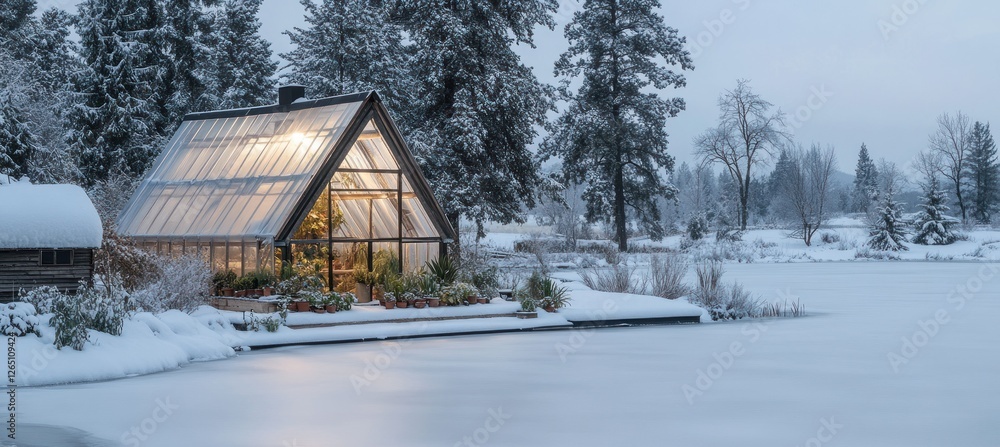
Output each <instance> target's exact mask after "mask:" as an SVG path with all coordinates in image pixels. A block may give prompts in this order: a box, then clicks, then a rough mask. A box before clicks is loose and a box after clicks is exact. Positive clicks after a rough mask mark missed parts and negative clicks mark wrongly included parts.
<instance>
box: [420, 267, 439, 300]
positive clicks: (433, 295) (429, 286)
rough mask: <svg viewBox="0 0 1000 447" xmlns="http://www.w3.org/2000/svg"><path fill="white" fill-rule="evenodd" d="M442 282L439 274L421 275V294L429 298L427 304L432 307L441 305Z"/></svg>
mask: <svg viewBox="0 0 1000 447" xmlns="http://www.w3.org/2000/svg"><path fill="white" fill-rule="evenodd" d="M440 293H441V284H440V283H439V282H438V278H437V276H434V275H423V276H421V277H420V294H421V295H422V296H423V297H424V299H426V300H427V305H428V306H430V307H438V306H440V305H441V296H440Z"/></svg>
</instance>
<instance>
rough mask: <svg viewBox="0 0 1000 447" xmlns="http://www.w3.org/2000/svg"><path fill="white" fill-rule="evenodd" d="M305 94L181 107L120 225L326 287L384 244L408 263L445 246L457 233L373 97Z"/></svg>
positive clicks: (170, 250) (225, 264)
mask: <svg viewBox="0 0 1000 447" xmlns="http://www.w3.org/2000/svg"><path fill="white" fill-rule="evenodd" d="M304 93H305V88H304V87H301V86H288V87H282V88H281V90H280V91H279V101H278V104H277V105H273V106H266V107H257V108H250V109H239V110H227V111H216V112H205V113H196V114H190V115H188V116H186V117H185V118H184V121H183V123H182V124H181V125H180V127H179V128H178V130H177V132H176V134H175V135H174V136H173V138H172V139H171V140H170V142H169V143H168V144H167V146H166V147H165V148H164V150H163V152H162V153H161V154H160V156H159V157H158V158H157V159H156V161H155V162H154V164H153V166H152V168H151V169H150V170H149V172H148V174H147V176H146V178H145V179H144V180H143V181H142V183H141V184H140V185H139V187H138V188H137V190H136V192H135V193H134V194H133V196H132V198H131V200H130V201H129V203H128V204H127V205H126V206H125V209H124V210H123V211H122V214H121V215H120V217H119V219H118V232H119V234H121V235H123V236H127V237H130V238H133V239H134V240H135V241H136V242H138V243H140V244H142V245H144V246H145V247H147V248H148V249H150V250H154V251H157V252H159V253H162V254H176V255H179V254H182V253H184V254H200V255H201V256H203V257H204V258H205V259H206V260H208V261H209V263H210V264H211V266H212V269H213V270H214V271H219V270H225V269H229V270H232V271H234V272H236V273H237V274H245V273H249V272H253V271H256V270H264V271H270V272H275V271H279V270H281V269H282V268H284V267H285V266H295V267H296V268H299V269H302V268H307V269H313V270H314V271H315V272H316V273H318V274H320V275H321V276H322V277H323V278H325V279H327V280H328V281H329V282H328V284H330V285H331V287H332V286H333V285H334V284H337V282H338V278H339V277H341V276H342V275H346V274H348V273H351V272H352V271H353V270H354V268H355V267H356V266H357V267H365V266H364V265H357V264H359V263H362V264H367V266H366V267H367V269H368V270H370V269H371V267H372V266H371V263H372V260H373V259H375V258H376V256H377V255H379V254H381V253H383V252H385V253H386V254H390V255H395V256H394V257H397V258H398V259H399V260H401V261H402V262H401V263H400V267H401V268H402V269H403V270H407V271H411V270H416V269H419V268H420V267H423V266H424V264H425V263H426V262H427V261H428V260H430V259H433V258H437V257H438V256H440V255H442V254H444V253H446V250H447V244H449V243H451V242H452V241H453V240H454V239H455V230H454V229H453V228H452V226H451V224H450V223H449V221H448V219H447V218H446V216H445V214H444V212H443V211H442V209H441V206H440V205H439V204H438V202H437V201H436V200H435V198H434V196H433V194H432V193H431V188H430V186H429V185H428V184H427V181H426V179H425V178H424V176H423V174H422V173H421V171H420V168H419V167H418V165H417V163H416V160H415V159H414V158H413V156H412V154H411V153H410V152H409V149H408V148H407V146H406V144H405V143H404V141H403V139H402V136H401V135H400V133H399V130H398V129H397V127H396V126H395V124H394V123H393V121H392V118H391V117H390V116H389V114H388V112H387V110H386V108H385V106H384V105H383V103H382V102H381V100H380V99H379V97H378V95H377V94H376V93H375V92H369V93H363V94H354V95H347V96H338V97H332V98H324V99H318V100H306V99H304V98H303V96H304Z"/></svg>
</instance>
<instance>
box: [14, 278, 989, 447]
mask: <svg viewBox="0 0 1000 447" xmlns="http://www.w3.org/2000/svg"><path fill="white" fill-rule="evenodd" d="M726 269H727V273H726V276H725V280H727V281H731V280H737V281H740V282H742V283H743V284H744V285H745V286H746V287H747V288H748V289H750V290H751V291H753V292H755V293H757V294H760V295H761V296H763V297H764V298H766V299H769V300H779V299H781V297H783V296H787V295H792V296H797V297H800V298H801V301H802V303H803V304H805V306H806V308H807V311H808V312H809V314H810V315H809V316H808V317H806V318H801V319H780V320H762V321H756V322H751V323H747V322H737V323H725V324H702V325H691V326H670V327H645V328H621V329H602V330H596V331H595V330H589V331H582V332H577V331H554V332H544V333H533V334H505V335H495V336H476V337H457V338H441V339H421V340H416V341H412V342H402V343H398V342H385V343H365V344H351V345H331V346H321V347H295V348H283V349H279V350H271V351H261V352H252V353H247V354H244V355H240V356H239V357H238V358H236V359H231V360H226V361H218V362H210V363H200V364H195V365H192V366H189V367H185V368H183V369H181V370H179V371H173V372H168V373H162V374H155V375H150V376H144V377H135V378H130V379H125V380H118V381H113V382H104V383H90V384H81V385H72V386H54V387H45V388H35V389H31V388H22V389H20V390H19V392H18V409H19V411H20V415H19V424H20V425H21V426H20V427H19V434H21V435H22V437H23V438H24V439H23V440H28V438H35V439H36V441H33V442H37V443H38V445H49V446H57V445H130V446H131V445H136V446H139V445H141V446H172V447H173V446H181V445H191V446H202V445H204V446H208V445H219V446H274V447H284V446H299V447H306V446H333V445H348V446H359V445H419V446H424V445H427V446H430V445H439V446H453V445H511V446H523V445H545V446H549V445H593V446H607V445H686V446H694V445H697V446H734V445H740V446H777V445H781V446H806V445H808V446H819V445H824V446H825V445H830V446H837V445H843V446H857V445H873V446H874V445H877V446H907V447H913V446H943V445H960V446H964V447H974V446H983V447H987V446H989V447H995V446H996V445H997V442H998V440H1000V426H998V425H997V424H996V419H997V415H998V414H1000V381H998V380H997V378H998V377H1000V374H998V373H1000V356H998V354H1000V348H998V346H997V342H998V341H1000V325H998V324H997V320H998V318H1000V265H996V264H994V265H993V267H992V268H990V267H989V266H986V265H984V264H974V263H822V264H760V265H728V266H727V267H726ZM994 269H995V270H994ZM977 290H978V292H975V291H977ZM935 320H936V321H935ZM904 338H905V339H906V340H907V341H906V342H904ZM46 427H47V428H46ZM51 427H64V428H63V429H59V430H57V429H55V428H51ZM79 430H82V431H84V432H87V433H90V434H91V435H92V436H94V437H98V438H101V439H105V440H107V442H106V443H101V442H98V441H92V440H91V441H80V442H77V441H69V440H70V439H76V440H79V439H80V438H82V437H84V436H83V435H82V434H81V433H80V432H79ZM43 431H44V432H46V433H45V435H46V436H49V438H48V440H37V439H40V438H39V437H40V436H42V433H41V432H43ZM52 439H61V440H60V441H52ZM53 442H56V443H53ZM60 443H61V444H60ZM18 445H22V446H23V445H25V444H23V443H19V444H18ZM28 445H30V443H29V444H28Z"/></svg>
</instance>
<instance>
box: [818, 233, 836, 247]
mask: <svg viewBox="0 0 1000 447" xmlns="http://www.w3.org/2000/svg"><path fill="white" fill-rule="evenodd" d="M819 238H820V240H821V241H823V243H824V244H836V243H839V242H840V235H839V234H837V233H831V232H825V233H823V234H820V235H819Z"/></svg>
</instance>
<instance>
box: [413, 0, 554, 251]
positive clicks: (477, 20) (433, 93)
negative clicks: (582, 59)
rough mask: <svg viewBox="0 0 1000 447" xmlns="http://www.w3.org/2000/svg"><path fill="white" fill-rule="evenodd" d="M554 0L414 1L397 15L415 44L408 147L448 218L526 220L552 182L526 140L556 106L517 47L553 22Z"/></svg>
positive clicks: (479, 227)
mask: <svg viewBox="0 0 1000 447" xmlns="http://www.w3.org/2000/svg"><path fill="white" fill-rule="evenodd" d="M557 7H558V3H557V2H556V1H555V0H524V1H518V2H510V1H504V2H494V1H491V2H484V1H480V0H413V1H407V2H399V4H398V10H397V11H396V13H397V14H398V15H399V17H401V23H402V24H403V26H404V29H405V31H406V32H407V34H408V36H409V39H410V40H411V41H412V42H413V45H414V53H413V62H411V63H410V66H411V67H412V70H413V73H412V76H413V79H414V80H415V85H414V87H413V91H414V92H415V94H414V98H415V99H414V100H413V109H412V111H411V112H409V113H405V114H403V116H404V120H403V121H402V123H401V124H402V125H404V126H405V127H407V128H409V130H410V131H409V138H410V141H409V142H410V146H411V148H412V149H413V152H414V154H415V156H416V157H417V159H418V161H419V162H420V164H421V165H422V167H423V168H424V169H423V170H424V173H425V174H426V175H427V177H428V179H429V180H430V183H431V185H434V187H435V189H436V191H435V192H436V194H437V197H439V198H440V199H441V200H442V205H443V207H444V209H445V212H446V213H447V214H448V217H449V219H450V220H451V222H452V224H453V225H455V226H456V228H457V226H458V222H459V217H460V216H464V217H466V218H468V219H470V220H472V221H474V222H475V223H476V227H477V230H478V231H477V233H478V235H484V227H483V224H484V222H486V221H495V222H501V223H510V222H524V216H523V215H522V211H521V209H522V208H521V207H522V204H523V205H524V206H526V207H527V208H532V207H534V206H535V203H536V198H535V194H536V193H537V191H539V190H542V189H544V187H545V186H546V185H547V182H546V181H545V180H544V179H543V177H542V176H541V174H540V173H539V167H540V163H539V162H538V160H537V159H536V158H535V157H534V155H533V154H532V152H531V150H529V145H531V144H532V142H533V140H534V139H535V137H536V136H537V130H536V129H537V127H538V126H540V125H543V124H544V123H545V114H546V112H548V111H549V110H552V108H553V106H552V101H551V98H550V94H549V91H548V89H547V88H546V87H544V86H543V85H542V84H541V83H539V82H538V80H537V79H536V78H535V76H534V74H533V73H532V72H531V69H530V68H529V67H527V66H525V65H524V64H522V63H521V59H520V57H519V56H518V55H517V53H516V52H514V49H513V47H514V46H515V45H518V44H525V45H532V44H533V43H532V40H533V30H534V29H535V27H536V26H539V25H542V26H547V27H552V26H554V25H553V20H552V18H551V17H550V14H551V13H552V12H553V11H555V10H556V8H557Z"/></svg>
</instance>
